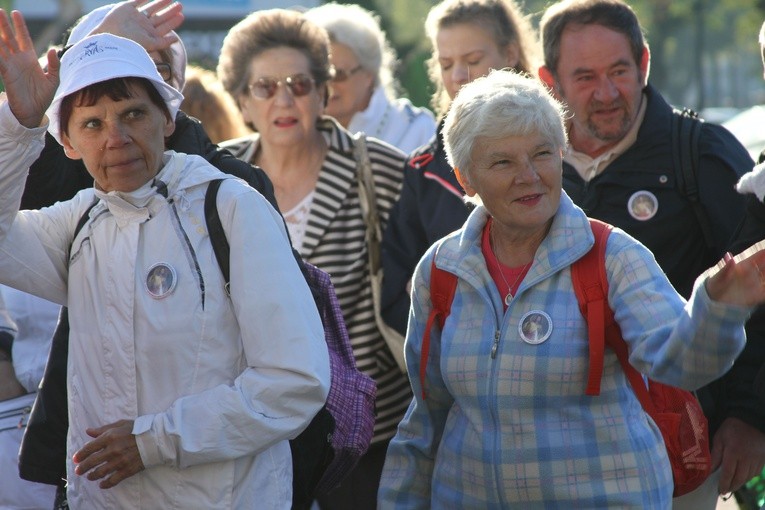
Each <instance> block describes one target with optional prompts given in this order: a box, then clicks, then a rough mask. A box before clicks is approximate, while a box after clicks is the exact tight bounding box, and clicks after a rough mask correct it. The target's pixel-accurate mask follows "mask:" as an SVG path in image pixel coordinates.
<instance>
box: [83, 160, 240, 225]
mask: <svg viewBox="0 0 765 510" xmlns="http://www.w3.org/2000/svg"><path fill="white" fill-rule="evenodd" d="M163 162H164V166H163V167H162V169H160V171H159V172H158V173H157V175H156V176H155V177H154V178H153V179H151V180H150V181H148V182H146V183H145V184H144V185H143V186H141V187H140V188H138V189H137V190H135V191H131V192H121V191H110V192H108V193H107V192H104V191H102V190H100V189H98V188H97V187H94V193H95V195H96V197H98V198H100V199H101V200H102V201H103V203H104V204H105V206H106V207H107V208H108V209H109V212H111V213H112V215H113V216H114V217H115V218H116V220H117V224H118V225H119V226H121V227H122V226H124V225H126V224H129V223H133V222H143V221H146V220H148V219H149V218H150V217H152V216H154V215H156V214H157V212H158V211H159V209H160V208H161V207H164V206H165V205H166V204H167V202H168V201H169V200H172V201H173V202H174V203H176V204H179V206H180V207H181V208H185V207H186V206H187V205H188V201H187V200H186V193H187V190H188V189H190V188H192V187H195V186H199V185H201V184H205V183H208V182H210V181H212V180H214V179H220V178H222V177H225V174H223V173H222V172H220V170H218V169H217V168H215V167H214V166H213V165H211V164H210V163H208V162H207V161H206V160H205V159H204V158H202V157H201V156H197V155H190V154H183V153H179V152H175V151H166V152H165V154H164V157H163ZM200 162H202V163H203V164H200ZM191 167H194V171H193V172H191V171H188V170H189V168H191ZM163 189H166V190H167V191H166V196H165V194H163V192H162V191H161V190H163Z"/></svg>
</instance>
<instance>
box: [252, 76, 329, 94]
mask: <svg viewBox="0 0 765 510" xmlns="http://www.w3.org/2000/svg"><path fill="white" fill-rule="evenodd" d="M282 83H283V84H284V85H286V86H287V88H288V89H289V91H290V92H291V93H292V95H293V96H294V97H303V96H305V95H308V94H309V93H310V92H311V91H312V90H313V87H314V81H313V78H311V77H310V76H308V75H305V74H295V75H292V76H287V77H286V78H284V79H281V80H277V79H275V78H259V79H258V80H256V81H255V83H251V84H250V86H249V87H248V89H249V90H250V94H251V95H252V97H255V98H257V99H271V98H272V97H274V94H276V89H278V88H279V85H281V84H282Z"/></svg>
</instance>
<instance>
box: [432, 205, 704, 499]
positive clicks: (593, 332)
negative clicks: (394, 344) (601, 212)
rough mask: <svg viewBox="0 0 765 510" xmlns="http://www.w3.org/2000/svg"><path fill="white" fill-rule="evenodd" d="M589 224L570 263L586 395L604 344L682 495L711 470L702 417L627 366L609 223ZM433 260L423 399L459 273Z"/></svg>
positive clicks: (689, 398)
mask: <svg viewBox="0 0 765 510" xmlns="http://www.w3.org/2000/svg"><path fill="white" fill-rule="evenodd" d="M590 226H591V228H592V232H593V234H595V245H594V246H593V247H592V249H591V250H590V251H589V252H588V253H587V254H586V255H585V256H584V257H582V258H581V259H579V260H577V261H576V262H575V263H574V264H572V266H571V280H572V283H573V286H574V292H575V293H576V298H577V301H578V302H579V309H580V310H581V312H582V315H583V316H584V318H585V321H586V322H587V329H588V331H589V343H590V360H589V373H588V380H587V388H586V390H585V394H586V395H590V396H597V395H599V394H600V380H601V377H602V375H603V356H604V354H605V346H606V345H608V346H609V347H610V348H611V349H613V350H614V352H615V353H616V357H617V358H618V360H619V363H620V364H621V366H622V369H623V370H624V373H625V375H626V376H627V379H628V380H629V382H630V385H631V386H632V389H633V391H634V392H635V395H636V396H637V398H638V400H639V401H640V404H641V405H642V406H643V410H644V411H645V412H646V413H648V415H649V416H651V418H652V419H653V421H654V422H655V423H656V425H657V426H658V427H659V430H660V432H661V435H662V437H663V439H664V444H665V446H666V449H667V455H668V457H669V461H670V464H671V466H672V478H673V480H674V483H675V489H674V492H673V496H674V497H677V496H682V495H683V494H687V493H689V492H691V491H693V490H694V489H696V488H697V487H699V486H700V485H701V484H702V483H703V482H704V481H705V480H706V479H707V477H708V476H709V474H710V472H711V468H712V457H711V453H710V450H709V435H708V430H707V428H708V426H707V420H706V417H705V416H704V413H703V411H702V410H701V406H700V405H699V403H698V401H697V400H696V397H694V396H693V394H692V393H690V392H689V391H686V390H682V389H680V388H675V387H673V386H668V385H665V384H662V383H659V382H656V381H652V380H650V379H648V380H647V385H648V387H647V388H646V381H645V380H644V379H643V376H642V374H641V373H640V372H638V371H637V370H636V369H635V368H634V367H633V366H632V365H630V363H629V351H628V346H627V343H626V342H625V341H624V339H623V338H622V334H621V330H620V329H619V324H618V323H617V322H616V321H615V320H614V312H613V310H611V308H610V307H609V305H608V278H607V275H606V243H607V241H608V236H609V234H610V233H611V229H612V227H611V225H608V224H606V223H603V222H601V221H598V220H594V219H590ZM435 259H436V257H433V260H432V261H431V266H430V267H431V276H430V298H431V302H432V304H433V308H432V309H431V311H430V314H429V315H428V321H427V323H426V326H425V334H424V335H423V339H422V353H421V359H420V386H421V387H422V398H423V399H425V398H427V394H426V392H425V376H426V370H425V367H426V365H427V361H428V354H429V351H430V331H431V329H432V326H433V323H434V322H437V323H438V325H439V328H441V329H442V330H443V327H444V322H445V321H446V318H447V317H448V316H449V314H450V312H451V304H452V301H453V300H454V294H455V291H456V289H457V277H456V276H455V275H454V274H452V273H449V272H448V271H444V270H443V269H439V268H438V267H436V264H435Z"/></svg>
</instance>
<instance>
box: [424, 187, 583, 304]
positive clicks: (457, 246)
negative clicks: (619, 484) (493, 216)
mask: <svg viewBox="0 0 765 510" xmlns="http://www.w3.org/2000/svg"><path fill="white" fill-rule="evenodd" d="M487 219H488V212H487V211H486V208H485V207H483V206H479V207H476V208H475V209H474V210H473V212H471V213H470V216H469V217H468V219H467V222H466V223H465V225H464V227H463V228H462V229H460V230H458V231H457V232H455V233H453V234H451V235H449V236H448V237H446V238H445V239H444V240H443V241H442V242H441V243H439V246H438V248H437V252H436V255H435V257H436V266H437V267H438V268H440V269H443V270H445V271H448V272H450V273H453V274H456V275H457V276H459V277H460V278H462V279H464V280H466V281H467V282H468V283H470V284H471V285H473V286H474V287H476V288H481V287H485V286H487V285H489V284H491V276H490V275H489V272H488V270H487V268H486V261H485V259H484V257H483V254H482V252H481V233H482V232H483V228H484V225H486V221H487ZM594 244H595V237H594V236H593V234H592V230H591V228H590V225H589V221H588V220H587V216H585V214H584V211H582V210H581V209H580V208H579V207H577V206H576V205H574V203H573V202H572V201H571V199H570V198H569V197H568V195H566V192H565V191H563V192H561V198H560V206H559V207H558V211H557V212H556V213H555V217H554V218H553V223H552V226H551V227H550V231H549V232H548V234H547V236H546V237H545V238H544V240H543V241H542V244H541V245H540V246H539V248H538V249H537V253H536V255H535V256H534V262H533V264H532V265H531V268H530V269H529V272H528V274H527V275H526V277H525V278H524V279H523V282H522V283H521V286H520V288H519V289H518V293H520V292H522V291H523V290H524V289H525V288H527V287H530V286H532V285H534V284H536V283H537V282H539V281H541V280H544V279H545V278H547V277H549V276H550V275H552V274H554V273H556V272H558V271H561V270H562V269H565V268H566V267H568V266H570V265H571V264H572V263H573V262H575V261H576V260H578V259H580V258H581V257H582V256H584V254H585V253H587V252H588V251H589V250H590V248H592V246H593V245H594Z"/></svg>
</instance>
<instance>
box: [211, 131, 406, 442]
mask: <svg viewBox="0 0 765 510" xmlns="http://www.w3.org/2000/svg"><path fill="white" fill-rule="evenodd" d="M317 127H318V129H319V130H320V131H321V133H322V134H323V135H324V137H325V139H326V142H327V146H328V150H327V155H326V158H325V160H324V164H323V165H322V169H321V172H320V173H319V179H318V181H317V183H316V192H315V195H314V199H313V203H312V204H311V210H310V213H309V219H308V226H307V229H306V233H305V239H304V241H303V246H302V247H301V249H300V255H301V256H302V257H303V258H304V259H305V260H307V261H308V262H310V263H312V264H313V265H315V266H317V267H319V268H321V269H323V270H324V271H326V272H327V273H329V275H330V277H331V278H332V283H333V284H334V286H335V290H336V292H337V297H338V300H339V302H340V308H341V309H342V311H343V317H344V319H345V324H346V326H347V327H348V334H349V336H350V339H351V344H352V347H353V353H354V355H355V357H356V364H357V365H358V367H359V370H361V371H362V372H364V373H365V374H367V375H369V376H370V377H372V379H374V381H375V382H376V383H377V401H376V409H375V411H376V416H377V421H376V423H375V432H374V437H373V439H372V441H373V442H376V441H380V440H383V439H388V438H390V437H392V436H393V434H394V433H395V431H396V426H397V425H398V423H399V421H400V420H401V418H402V417H403V415H404V412H405V411H406V408H407V406H408V405H409V402H410V400H411V392H410V390H409V382H408V381H407V379H406V377H404V376H403V375H402V374H401V371H400V370H399V368H398V366H397V365H396V362H395V360H394V359H393V355H392V354H391V352H390V350H389V349H388V347H387V345H386V344H385V341H384V340H383V338H382V336H381V335H380V332H379V330H378V329H377V325H376V323H375V318H374V308H373V305H372V288H371V286H370V278H369V262H368V257H367V245H366V241H365V237H364V236H365V233H366V227H365V225H364V220H363V218H362V215H361V207H360V205H359V188H358V183H357V179H356V161H355V160H354V155H353V141H352V138H351V135H350V133H349V132H348V131H346V130H345V129H343V128H342V127H341V126H340V125H339V124H338V123H337V122H336V121H335V120H334V119H331V118H329V117H324V118H322V119H321V120H320V121H319V122H318V125H317ZM258 142H259V136H258V135H257V134H256V135H254V136H250V137H247V138H246V139H241V138H240V139H237V140H231V141H229V142H226V143H223V144H221V146H222V147H225V148H227V149H229V150H230V151H231V152H232V153H233V154H234V155H235V156H236V157H238V158H239V159H242V160H244V161H247V162H252V159H253V156H254V154H255V152H256V151H257V147H258ZM367 149H368V154H369V159H370V163H371V167H372V174H373V177H374V182H375V191H376V192H377V209H378V212H379V214H380V220H381V223H382V227H383V229H384V228H385V225H386V224H387V221H388V215H389V212H390V210H391V208H392V207H393V204H394V202H395V201H396V200H397V199H398V195H399V193H400V190H401V182H402V180H403V173H402V171H401V169H402V168H403V167H404V162H405V160H406V155H405V154H404V153H402V152H401V151H399V150H398V149H396V148H394V147H392V146H391V145H388V144H386V143H384V142H381V141H379V140H376V139H374V138H367Z"/></svg>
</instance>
